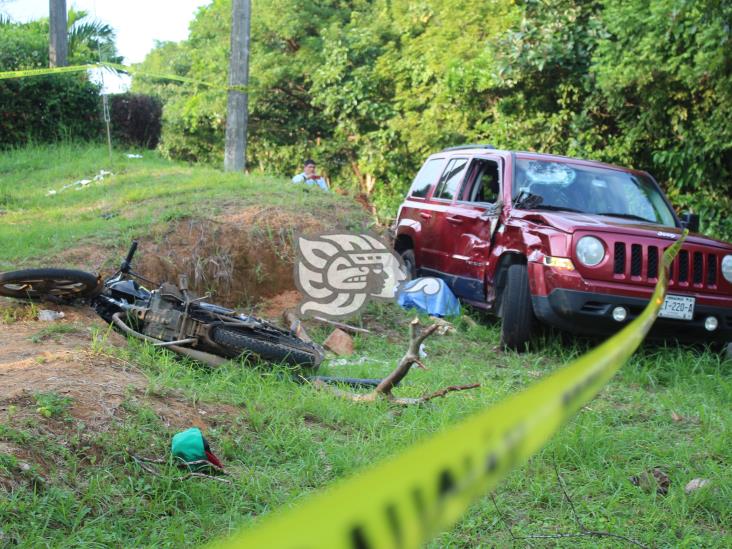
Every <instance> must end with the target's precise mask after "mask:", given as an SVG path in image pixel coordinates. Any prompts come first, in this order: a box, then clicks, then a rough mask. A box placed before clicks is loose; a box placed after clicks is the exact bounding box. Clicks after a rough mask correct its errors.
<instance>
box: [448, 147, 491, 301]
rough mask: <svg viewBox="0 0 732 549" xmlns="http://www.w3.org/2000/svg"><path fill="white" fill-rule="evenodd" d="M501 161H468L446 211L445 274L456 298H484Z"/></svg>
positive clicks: (476, 299)
mask: <svg viewBox="0 0 732 549" xmlns="http://www.w3.org/2000/svg"><path fill="white" fill-rule="evenodd" d="M501 173H502V160H501V158H500V157H498V156H483V155H481V156H479V157H475V158H473V159H472V160H471V162H470V166H469V167H468V170H467V175H466V177H465V183H464V184H463V186H462V188H461V189H460V193H459V195H458V197H457V200H456V201H455V202H454V203H453V204H452V205H451V206H450V207H449V208H447V211H446V212H445V222H446V224H447V225H449V227H450V229H449V234H450V238H448V239H445V240H446V242H449V243H450V244H451V248H450V250H449V254H448V258H447V260H446V262H445V273H446V274H447V277H448V279H449V283H450V286H451V288H452V290H453V292H455V294H456V295H458V296H460V297H463V298H466V299H471V300H475V301H483V300H484V298H485V288H484V286H485V268H486V260H487V259H488V252H489V250H490V247H491V240H492V236H493V233H494V232H495V230H496V226H497V224H498V216H499V213H500V211H501V204H500V196H501Z"/></svg>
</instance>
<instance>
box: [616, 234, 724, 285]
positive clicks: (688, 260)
mask: <svg viewBox="0 0 732 549" xmlns="http://www.w3.org/2000/svg"><path fill="white" fill-rule="evenodd" d="M627 248H628V245H627V244H626V243H625V242H615V244H614V245H613V247H612V250H613V254H614V255H613V258H612V265H613V274H614V275H615V276H616V278H623V277H625V276H628V277H632V278H634V279H639V278H640V279H641V280H646V281H648V282H655V280H656V279H658V273H659V269H660V268H661V267H660V265H661V254H662V253H663V252H665V251H666V248H664V249H663V250H662V251H661V250H659V248H658V246H644V245H642V244H630V250H629V251H630V261H628V260H627V259H628V250H627ZM718 265H719V258H718V257H717V255H716V254H714V253H706V254H705V253H704V252H703V251H700V250H699V251H697V250H689V249H683V250H681V251H680V252H679V255H678V256H676V259H674V261H673V263H672V264H671V280H670V281H669V286H671V287H673V286H679V285H681V286H690V285H691V286H694V287H716V286H717V283H718Z"/></svg>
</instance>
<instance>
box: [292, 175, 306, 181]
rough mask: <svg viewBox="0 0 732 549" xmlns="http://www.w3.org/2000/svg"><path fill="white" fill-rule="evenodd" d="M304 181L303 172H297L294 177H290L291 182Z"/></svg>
mask: <svg viewBox="0 0 732 549" xmlns="http://www.w3.org/2000/svg"><path fill="white" fill-rule="evenodd" d="M304 181H305V174H304V173H299V174H297V175H296V176H295V177H293V178H292V182H293V183H303V182H304Z"/></svg>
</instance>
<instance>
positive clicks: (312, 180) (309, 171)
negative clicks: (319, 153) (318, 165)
mask: <svg viewBox="0 0 732 549" xmlns="http://www.w3.org/2000/svg"><path fill="white" fill-rule="evenodd" d="M292 182H293V183H305V184H306V185H317V186H318V187H320V188H321V189H323V190H324V191H329V190H330V189H329V188H328V183H326V181H325V179H324V178H323V176H320V175H317V174H316V173H315V161H314V160H311V159H310V158H308V159H307V160H306V161H305V165H304V166H303V172H302V173H300V174H297V175H296V176H295V177H293V178H292Z"/></svg>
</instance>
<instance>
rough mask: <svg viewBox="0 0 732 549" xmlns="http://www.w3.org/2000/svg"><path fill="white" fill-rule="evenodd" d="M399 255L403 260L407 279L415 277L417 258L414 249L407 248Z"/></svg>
mask: <svg viewBox="0 0 732 549" xmlns="http://www.w3.org/2000/svg"><path fill="white" fill-rule="evenodd" d="M399 255H400V256H401V257H402V261H404V267H406V269H407V275H408V276H409V280H414V279H415V278H417V260H416V259H415V257H414V250H413V249H411V248H407V249H406V250H404V251H403V252H402V253H400V254H399Z"/></svg>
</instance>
